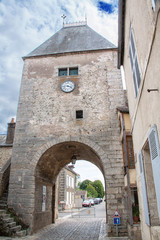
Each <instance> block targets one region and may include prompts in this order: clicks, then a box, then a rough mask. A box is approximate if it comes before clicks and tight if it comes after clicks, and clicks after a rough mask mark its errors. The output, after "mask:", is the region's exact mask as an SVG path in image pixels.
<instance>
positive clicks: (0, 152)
mask: <svg viewBox="0 0 160 240" xmlns="http://www.w3.org/2000/svg"><path fill="white" fill-rule="evenodd" d="M11 155H12V146H0V171H1V169H2V168H3V166H4V165H5V164H6V163H7V161H8V159H9V158H11Z"/></svg>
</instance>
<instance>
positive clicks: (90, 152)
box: [32, 138, 110, 231]
mask: <svg viewBox="0 0 160 240" xmlns="http://www.w3.org/2000/svg"><path fill="white" fill-rule="evenodd" d="M77 139H78V138H77ZM77 139H75V138H74V141H64V142H61V139H58V140H57V141H50V142H48V143H46V144H44V145H43V146H42V147H41V148H40V150H39V151H38V153H36V155H35V158H34V162H35V163H36V162H37V165H36V167H35V209H34V217H33V229H32V231H36V230H38V229H39V228H41V227H43V226H45V225H48V224H50V223H52V222H55V218H56V217H55V215H56V206H57V205H56V204H55V202H56V200H57V199H56V196H55V192H56V185H55V183H56V178H57V175H58V173H59V172H60V170H61V169H62V168H63V167H64V166H65V165H66V164H68V163H69V162H70V161H71V157H72V155H73V154H76V155H77V159H84V160H87V161H90V162H91V163H94V164H95V165H96V166H97V167H98V168H99V169H100V170H101V172H102V174H103V176H104V179H105V172H104V161H107V158H106V155H105V153H104V151H103V150H102V149H101V148H100V147H99V146H98V145H97V144H96V143H94V142H92V141H91V140H89V139H84V138H83V139H82V138H81V141H77ZM78 140H79V139H78ZM84 142H85V143H84ZM86 143H87V144H86ZM97 150H98V153H97ZM99 153H100V156H101V157H100V156H99ZM107 165H108V167H110V164H109V161H108V164H107ZM44 188H45V189H46V190H45V191H46V195H47V197H46V203H45V211H43V210H42V209H43V207H42V202H43V199H42V198H43V191H44ZM51 203H52V204H51ZM106 209H107V208H106Z"/></svg>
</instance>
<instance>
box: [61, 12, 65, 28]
mask: <svg viewBox="0 0 160 240" xmlns="http://www.w3.org/2000/svg"><path fill="white" fill-rule="evenodd" d="M61 17H62V18H63V26H64V19H65V18H66V16H65V15H64V14H63V15H62V16H61Z"/></svg>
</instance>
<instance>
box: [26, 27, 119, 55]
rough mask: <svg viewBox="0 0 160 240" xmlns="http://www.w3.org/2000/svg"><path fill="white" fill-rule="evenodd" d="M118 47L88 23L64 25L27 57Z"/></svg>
mask: <svg viewBox="0 0 160 240" xmlns="http://www.w3.org/2000/svg"><path fill="white" fill-rule="evenodd" d="M113 48H116V46H115V45H114V44H112V43H111V42H109V41H108V40H107V39H105V38H104V37H102V36H101V35H99V34H98V33H97V32H95V31H94V30H93V29H91V28H90V27H89V26H88V25H80V26H69V27H63V28H62V29H60V30H59V31H58V32H57V33H55V34H54V35H53V36H52V37H50V38H49V39H48V40H47V41H45V42H44V43H42V44H41V45H40V46H39V47H38V48H36V49H35V50H33V51H32V52H31V53H29V54H28V55H27V56H25V57H24V58H26V57H33V56H44V55H53V54H62V53H69V52H79V51H92V50H102V49H113Z"/></svg>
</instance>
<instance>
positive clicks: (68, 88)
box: [61, 80, 75, 93]
mask: <svg viewBox="0 0 160 240" xmlns="http://www.w3.org/2000/svg"><path fill="white" fill-rule="evenodd" d="M74 88H75V83H74V82H72V81H71V80H67V81H65V82H63V83H62V84H61V89H62V91H63V92H67V93H69V92H72V91H73V90H74Z"/></svg>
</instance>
